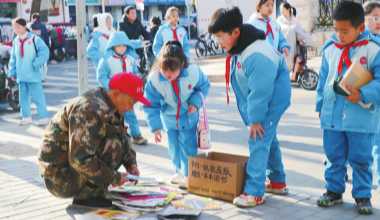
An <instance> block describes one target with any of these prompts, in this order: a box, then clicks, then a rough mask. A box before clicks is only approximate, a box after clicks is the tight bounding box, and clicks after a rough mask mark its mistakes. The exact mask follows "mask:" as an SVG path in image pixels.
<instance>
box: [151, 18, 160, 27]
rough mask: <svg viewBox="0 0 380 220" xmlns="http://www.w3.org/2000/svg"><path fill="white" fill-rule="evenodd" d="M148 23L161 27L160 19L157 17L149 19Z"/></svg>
mask: <svg viewBox="0 0 380 220" xmlns="http://www.w3.org/2000/svg"><path fill="white" fill-rule="evenodd" d="M150 21H151V22H152V23H153V24H154V25H156V26H160V25H161V19H160V18H159V17H157V16H154V17H153V18H151V19H150Z"/></svg>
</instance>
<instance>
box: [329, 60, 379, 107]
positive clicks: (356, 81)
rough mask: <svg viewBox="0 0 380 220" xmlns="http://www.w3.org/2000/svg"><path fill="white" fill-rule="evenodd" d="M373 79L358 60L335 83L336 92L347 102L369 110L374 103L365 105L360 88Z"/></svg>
mask: <svg viewBox="0 0 380 220" xmlns="http://www.w3.org/2000/svg"><path fill="white" fill-rule="evenodd" d="M372 79H373V76H372V73H371V72H369V71H368V70H367V69H366V68H365V67H364V66H363V65H362V64H361V63H360V61H358V60H355V61H354V62H353V63H352V64H351V66H350V67H349V68H348V69H347V71H346V73H345V74H344V76H339V77H338V79H337V80H335V82H334V91H335V93H337V94H338V95H342V96H346V98H347V100H348V101H350V102H352V103H355V104H358V105H360V106H361V107H363V108H366V109H369V108H370V107H371V106H372V103H369V104H365V103H363V101H362V97H361V95H360V88H361V87H363V86H365V85H367V84H368V83H369V82H371V81H372Z"/></svg>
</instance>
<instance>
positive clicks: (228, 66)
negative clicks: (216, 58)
mask: <svg viewBox="0 0 380 220" xmlns="http://www.w3.org/2000/svg"><path fill="white" fill-rule="evenodd" d="M231 58H232V56H231V55H230V54H227V57H226V73H225V75H224V77H225V79H226V94H227V104H230V94H229V91H230V77H231Z"/></svg>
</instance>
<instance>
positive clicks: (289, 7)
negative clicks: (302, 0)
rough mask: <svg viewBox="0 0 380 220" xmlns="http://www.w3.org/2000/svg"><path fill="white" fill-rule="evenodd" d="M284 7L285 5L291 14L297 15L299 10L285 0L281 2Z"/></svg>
mask: <svg viewBox="0 0 380 220" xmlns="http://www.w3.org/2000/svg"><path fill="white" fill-rule="evenodd" d="M281 6H282V7H284V8H285V9H286V10H288V11H289V12H290V15H293V16H294V17H296V16H297V10H296V8H294V7H293V6H291V5H290V4H289V3H287V2H284V3H282V4H281Z"/></svg>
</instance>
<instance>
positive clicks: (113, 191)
mask: <svg viewBox="0 0 380 220" xmlns="http://www.w3.org/2000/svg"><path fill="white" fill-rule="evenodd" d="M138 180H139V182H138V184H134V183H126V184H124V185H121V186H110V187H109V188H108V191H109V192H110V196H111V198H112V204H113V205H114V206H116V207H117V208H119V209H120V210H122V211H125V212H127V213H139V214H140V216H144V215H145V214H147V213H151V214H152V213H154V214H155V215H157V216H158V217H161V218H173V217H174V218H176V217H179V218H184V217H197V216H199V215H200V214H201V212H202V211H206V210H218V209H220V208H221V204H220V202H217V201H215V200H213V199H208V198H200V197H197V196H191V195H187V192H186V191H183V190H181V189H178V188H176V187H173V186H170V185H165V184H164V183H163V182H162V181H157V180H155V179H153V178H152V179H148V178H140V177H139V179H138ZM142 180H144V181H142Z"/></svg>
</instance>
